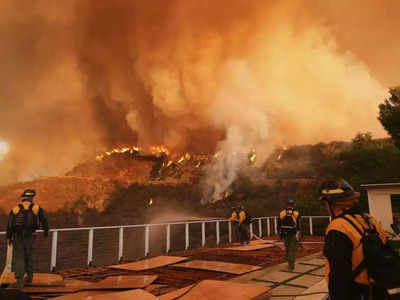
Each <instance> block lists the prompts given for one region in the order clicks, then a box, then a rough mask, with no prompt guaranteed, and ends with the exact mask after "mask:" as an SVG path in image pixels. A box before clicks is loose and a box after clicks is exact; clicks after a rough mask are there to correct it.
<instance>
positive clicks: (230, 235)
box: [228, 221, 232, 244]
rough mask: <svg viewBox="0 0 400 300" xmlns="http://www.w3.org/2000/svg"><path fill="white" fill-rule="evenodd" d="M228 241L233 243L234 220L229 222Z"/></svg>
mask: <svg viewBox="0 0 400 300" xmlns="http://www.w3.org/2000/svg"><path fill="white" fill-rule="evenodd" d="M228 241H229V244H230V243H232V222H231V221H229V222H228Z"/></svg>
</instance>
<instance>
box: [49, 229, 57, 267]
mask: <svg viewBox="0 0 400 300" xmlns="http://www.w3.org/2000/svg"><path fill="white" fill-rule="evenodd" d="M57 238H58V232H57V231H53V234H52V237H51V263H50V272H54V270H55V268H56V263H57Z"/></svg>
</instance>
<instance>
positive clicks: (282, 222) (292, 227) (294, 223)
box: [277, 200, 301, 271]
mask: <svg viewBox="0 0 400 300" xmlns="http://www.w3.org/2000/svg"><path fill="white" fill-rule="evenodd" d="M295 205H296V202H295V201H294V200H289V201H288V203H287V207H286V208H285V209H283V210H282V211H281V212H280V214H279V219H278V224H277V225H278V232H279V237H280V238H281V239H283V240H284V243H285V250H286V261H287V262H288V265H289V271H293V270H294V265H295V260H296V252H297V245H298V242H299V239H300V232H301V224H300V223H301V222H300V214H299V212H298V211H297V210H295Z"/></svg>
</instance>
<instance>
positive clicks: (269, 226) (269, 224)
mask: <svg viewBox="0 0 400 300" xmlns="http://www.w3.org/2000/svg"><path fill="white" fill-rule="evenodd" d="M267 234H268V236H270V235H271V222H270V221H269V217H268V218H267Z"/></svg>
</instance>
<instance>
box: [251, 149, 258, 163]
mask: <svg viewBox="0 0 400 300" xmlns="http://www.w3.org/2000/svg"><path fill="white" fill-rule="evenodd" d="M256 159H257V154H256V152H255V151H254V150H253V152H252V153H251V154H250V157H249V160H250V163H254V162H255V161H256Z"/></svg>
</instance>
